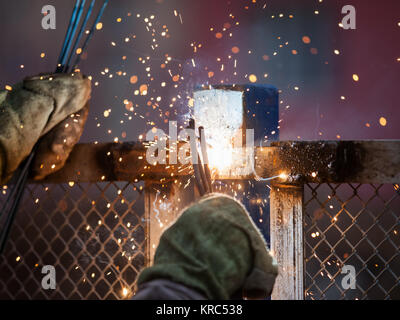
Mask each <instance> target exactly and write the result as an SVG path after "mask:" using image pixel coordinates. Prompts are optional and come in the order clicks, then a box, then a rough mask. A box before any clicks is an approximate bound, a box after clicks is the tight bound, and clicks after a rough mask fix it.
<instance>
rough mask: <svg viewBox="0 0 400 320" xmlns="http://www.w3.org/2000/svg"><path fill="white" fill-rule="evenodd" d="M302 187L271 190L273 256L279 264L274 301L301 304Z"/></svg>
mask: <svg viewBox="0 0 400 320" xmlns="http://www.w3.org/2000/svg"><path fill="white" fill-rule="evenodd" d="M303 190H304V188H303V185H301V186H300V185H283V184H272V186H271V213H270V217H271V252H272V254H273V255H274V256H275V258H276V259H277V261H278V264H279V276H278V277H277V279H276V283H275V287H274V291H273V293H272V299H273V300H302V299H303V298H304V290H303V278H304V275H303V256H304V255H303Z"/></svg>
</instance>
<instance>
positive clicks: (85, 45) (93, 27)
mask: <svg viewBox="0 0 400 320" xmlns="http://www.w3.org/2000/svg"><path fill="white" fill-rule="evenodd" d="M108 2H109V0H105V1H104V3H103V6H102V7H101V9H100V11H99V14H98V15H97V18H96V20H95V22H94V24H93V26H92V28H91V29H90V32H89V35H88V37H87V38H86V40H85V42H84V44H83V46H82V52H81V54H80V55H78V56H77V57H76V59H75V63H74V64H73V67H74V68H75V67H77V66H78V64H79V62H80V60H81V56H82V55H83V52H84V51H85V49H86V47H87V45H88V43H89V41H90V39H91V38H92V36H93V33H94V31H95V28H96V26H97V24H98V23H99V22H100V19H101V17H102V15H103V13H104V10H105V9H106V7H107V4H108Z"/></svg>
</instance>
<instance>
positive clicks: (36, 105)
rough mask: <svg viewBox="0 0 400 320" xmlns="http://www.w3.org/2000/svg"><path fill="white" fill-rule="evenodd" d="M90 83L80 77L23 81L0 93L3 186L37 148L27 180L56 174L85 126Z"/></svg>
mask: <svg viewBox="0 0 400 320" xmlns="http://www.w3.org/2000/svg"><path fill="white" fill-rule="evenodd" d="M90 92H91V84H90V80H89V79H86V78H84V77H83V76H82V75H80V74H52V75H40V76H36V77H31V78H26V79H25V80H24V81H23V82H21V83H18V84H17V85H15V86H14V87H13V88H12V90H11V91H8V92H1V93H0V178H1V182H2V183H5V182H6V181H7V180H8V179H9V178H10V177H11V175H12V174H13V172H14V171H15V170H16V169H17V168H18V166H19V165H20V163H21V162H22V161H23V160H24V159H25V158H26V157H27V156H28V155H29V154H30V152H31V151H32V149H33V147H34V145H35V144H36V142H38V141H39V139H40V138H41V139H40V144H39V147H38V150H37V152H36V154H37V156H36V159H34V167H33V168H34V169H33V173H34V174H33V175H34V177H36V178H43V177H45V176H46V175H48V174H50V173H52V172H55V171H56V170H58V169H60V168H61V167H62V166H63V165H64V163H65V161H66V159H67V158H68V156H69V153H70V152H71V150H72V147H73V146H74V145H75V143H76V142H77V141H78V140H79V138H80V136H81V134H82V132H83V127H84V124H85V121H86V117H87V113H88V107H87V102H88V100H89V97H90Z"/></svg>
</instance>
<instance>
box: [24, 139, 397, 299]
mask: <svg viewBox="0 0 400 320" xmlns="http://www.w3.org/2000/svg"><path fill="white" fill-rule="evenodd" d="M148 145H149V143H148V142H134V143H106V144H79V145H77V146H76V147H75V148H74V150H73V152H72V154H71V156H70V158H69V159H68V161H67V163H66V165H65V167H64V168H63V169H62V170H60V171H59V172H56V173H54V174H53V175H51V176H49V177H47V178H46V179H45V180H44V181H39V182H35V181H31V182H30V183H40V184H43V183H56V184H59V183H66V182H69V181H74V183H76V184H80V183H85V182H93V183H97V182H102V181H103V182H104V181H131V182H134V183H136V182H139V181H145V185H146V187H145V217H146V218H145V219H146V221H147V222H148V223H147V225H146V233H147V244H148V245H147V249H146V250H147V251H146V256H147V257H148V259H147V260H148V262H150V261H151V260H152V257H153V255H154V251H155V250H154V249H155V247H156V245H157V243H158V240H159V237H160V235H161V231H162V229H163V228H164V227H165V226H167V225H168V224H170V223H172V222H173V221H174V219H175V218H176V217H177V216H178V213H179V211H180V209H181V208H182V207H184V206H185V205H187V204H189V203H190V202H191V201H192V200H193V199H194V195H195V191H194V190H193V188H192V187H189V188H185V187H184V186H185V185H186V184H187V181H188V179H189V178H190V177H191V176H192V174H193V172H192V169H191V168H190V166H187V167H184V168H181V167H180V166H179V165H168V164H166V165H159V164H158V165H155V166H152V165H149V164H148V163H147V162H146V148H147V147H148ZM254 163H255V166H254V167H255V172H256V173H257V175H258V176H261V177H271V176H279V175H280V174H281V173H284V174H285V175H286V176H287V178H285V179H282V178H277V179H275V180H274V181H273V183H271V198H270V199H271V216H270V219H271V250H272V252H273V253H274V255H275V256H276V258H277V260H278V263H279V265H280V268H281V274H280V276H279V277H278V279H277V282H276V286H275V289H274V292H273V299H303V298H304V293H305V284H304V277H305V274H306V269H307V265H305V264H304V261H305V252H304V245H305V241H306V240H305V238H304V230H305V226H304V221H305V220H304V219H305V209H306V208H305V206H304V186H305V185H307V184H308V183H317V184H326V183H330V184H335V183H336V184H343V183H359V184H385V183H386V184H395V183H398V182H399V181H400V141H310V142H307V141H305V142H304V141H303V142H277V143H273V144H272V145H271V147H264V148H256V150H255V161H254ZM251 178H252V177H251V176H243V177H238V176H235V177H225V176H220V177H216V179H217V180H219V179H220V180H229V179H236V180H243V179H251ZM191 185H192V184H191ZM307 186H308V185H307ZM161 198H162V199H163V205H162V206H161V205H158V203H159V202H158V200H160V199H161ZM164 200H167V202H168V203H169V205H168V206H165V201H164ZM397 218H398V217H397ZM397 221H398V220H397ZM160 223H161V224H162V227H160ZM396 272H397V271H396Z"/></svg>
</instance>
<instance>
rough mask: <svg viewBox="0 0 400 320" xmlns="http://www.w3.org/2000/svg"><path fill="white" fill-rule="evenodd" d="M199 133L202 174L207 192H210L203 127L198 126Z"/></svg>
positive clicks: (210, 183)
mask: <svg viewBox="0 0 400 320" xmlns="http://www.w3.org/2000/svg"><path fill="white" fill-rule="evenodd" d="M199 134H200V148H201V155H202V156H203V165H204V174H205V180H204V183H205V184H206V185H207V187H208V192H212V191H213V190H212V182H211V171H210V167H209V165H208V153H207V141H206V134H205V132H204V127H199Z"/></svg>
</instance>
